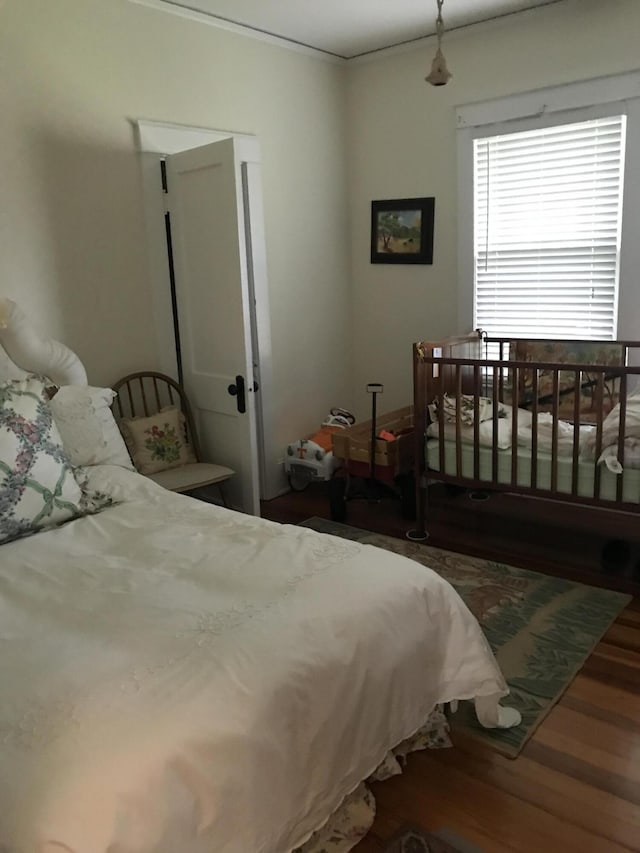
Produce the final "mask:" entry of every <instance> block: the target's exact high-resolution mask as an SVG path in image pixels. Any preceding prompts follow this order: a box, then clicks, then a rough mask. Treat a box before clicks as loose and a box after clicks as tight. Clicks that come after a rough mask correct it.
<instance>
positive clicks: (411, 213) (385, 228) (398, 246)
mask: <svg viewBox="0 0 640 853" xmlns="http://www.w3.org/2000/svg"><path fill="white" fill-rule="evenodd" d="M434 208H435V198H434V197H433V196H431V197H429V198H399V199H390V200H387V201H372V202H371V263H372V264H432V263H433V212H434Z"/></svg>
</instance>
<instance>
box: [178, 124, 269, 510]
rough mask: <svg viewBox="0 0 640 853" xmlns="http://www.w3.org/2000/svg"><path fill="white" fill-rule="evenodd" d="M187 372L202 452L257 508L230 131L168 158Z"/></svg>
mask: <svg viewBox="0 0 640 853" xmlns="http://www.w3.org/2000/svg"><path fill="white" fill-rule="evenodd" d="M166 172H167V201H168V209H169V213H170V219H171V238H172V246H173V260H174V270H175V280H176V303H177V313H178V324H179V330H180V346H181V356H182V369H183V381H184V385H185V387H186V390H187V394H188V395H189V398H190V400H191V404H192V406H193V409H194V415H195V417H196V421H197V428H198V433H199V436H200V443H201V445H202V451H203V455H204V456H205V461H211V462H218V463H220V464H222V465H228V466H229V467H231V468H233V469H234V470H235V471H236V476H235V477H233V478H232V479H231V480H230V481H229V482H228V483H227V490H228V496H229V501H230V504H231V505H232V506H233V507H235V508H237V509H240V510H243V511H244V512H248V513H251V514H253V515H260V500H259V467H258V449H257V434H256V406H255V390H257V389H255V390H254V377H253V357H252V348H251V319H250V316H251V312H250V288H249V270H248V263H247V239H246V226H245V215H244V205H243V191H242V169H241V163H240V161H239V159H238V157H237V154H236V148H235V142H234V140H233V139H225V140H223V141H222V142H214V143H211V144H209V145H204V146H202V147H200V148H193V149H191V150H188V151H181V152H180V153H178V154H172V155H170V156H168V157H167V159H166Z"/></svg>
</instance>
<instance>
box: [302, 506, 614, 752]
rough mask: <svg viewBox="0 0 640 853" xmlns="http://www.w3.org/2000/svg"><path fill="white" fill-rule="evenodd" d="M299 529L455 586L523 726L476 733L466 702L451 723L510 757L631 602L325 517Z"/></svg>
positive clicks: (558, 579) (536, 573) (607, 591)
mask: <svg viewBox="0 0 640 853" xmlns="http://www.w3.org/2000/svg"><path fill="white" fill-rule="evenodd" d="M302 525H303V526H305V527H310V528H312V529H313V530H318V531H320V532H321V533H331V534H333V535H334V536H341V537H343V538H345V539H352V540H355V541H357V542H362V543H363V544H367V545H376V546H378V547H379V548H385V549H386V550H388V551H393V552H394V553H396V554H402V555H404V556H405V557H410V558H411V559H412V560H417V561H418V562H419V563H422V564H423V565H425V566H428V567H429V568H431V569H433V570H434V571H436V572H437V573H438V574H439V575H441V576H442V577H443V578H445V579H446V580H447V581H449V583H450V584H451V585H452V586H453V587H455V589H456V590H457V592H458V593H459V594H460V596H461V597H462V598H463V600H464V601H465V603H466V605H467V607H468V608H469V609H470V610H471V612H472V613H473V614H474V616H475V617H476V619H477V620H478V622H479V623H480V625H481V627H482V629H483V631H484V633H485V635H486V637H487V639H488V641H489V643H490V645H491V648H492V649H493V652H494V654H495V656H496V659H497V661H498V664H499V665H500V667H501V669H502V672H503V673H504V677H505V678H506V680H507V683H508V684H509V688H510V691H511V692H510V694H509V696H508V697H507V698H506V699H505V700H504V704H505V705H511V706H512V707H514V708H517V709H518V711H520V713H521V714H522V723H521V724H520V725H519V726H516V727H515V728H513V729H499V730H490V729H483V728H482V727H481V726H480V725H479V724H478V722H477V721H476V718H475V714H474V710H473V707H472V705H471V703H469V702H462V703H461V704H460V707H459V709H458V712H457V713H456V714H455V715H454V716H453V717H452V720H451V722H452V727H453V729H454V732H455V729H456V728H458V727H463V728H464V729H465V730H466V731H468V732H469V733H470V734H473V735H474V737H478V738H481V739H482V740H483V741H486V742H488V743H490V744H491V745H492V746H493V747H494V748H495V749H498V750H499V751H500V752H502V753H504V754H505V755H508V756H509V757H511V758H515V757H516V756H517V755H518V753H519V752H520V750H521V749H522V747H523V746H524V745H525V743H526V742H527V740H528V739H529V738H530V737H531V735H532V734H533V732H534V731H535V729H536V728H537V727H538V726H539V725H540V723H541V722H542V720H543V719H544V717H545V716H546V715H547V714H548V713H549V711H550V710H551V708H552V707H553V705H554V704H555V703H556V702H557V701H558V699H559V698H560V696H562V694H563V693H564V691H565V690H566V689H567V687H568V686H569V684H570V683H571V681H572V680H573V678H574V676H575V675H576V673H577V672H578V671H579V670H580V668H581V667H582V666H583V664H584V662H585V661H586V659H587V658H588V657H589V655H590V654H591V652H592V651H593V649H594V647H595V646H596V645H597V644H598V642H599V641H600V639H601V638H602V636H603V634H604V633H605V632H606V631H607V629H608V628H609V626H610V625H611V624H612V623H613V622H614V621H615V619H616V618H617V616H618V614H619V613H620V612H621V610H623V608H624V607H625V606H626V605H627V604H628V602H629V601H630V600H631V596H630V595H624V594H622V593H619V592H612V591H610V590H605V589H600V588H598V587H593V586H587V585H586V584H581V583H575V582H573V581H568V580H564V579H562V578H556V577H551V576H549V575H545V574H542V573H540V572H532V571H528V570H526V569H518V568H515V567H513V566H508V565H505V564H503V563H498V562H492V561H490V560H482V559H479V558H477V557H469V556H467V555H465V554H456V553H453V552H452V551H444V550H442V549H441V548H434V547H432V546H430V545H423V544H421V543H418V542H410V541H409V540H405V539H396V538H394V537H392V536H383V535H381V534H378V533H372V532H371V531H368V530H360V529H358V528H356V527H351V526H349V525H346V524H339V523H338V522H335V521H329V520H328V519H324V518H310V519H307V520H306V521H304V522H302Z"/></svg>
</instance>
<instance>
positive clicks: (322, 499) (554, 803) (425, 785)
mask: <svg viewBox="0 0 640 853" xmlns="http://www.w3.org/2000/svg"><path fill="white" fill-rule="evenodd" d="M325 486H326V484H313V485H311V486H309V487H308V488H307V489H306V490H305V491H304V492H300V493H290V494H288V495H284V496H282V497H280V498H277V499H275V500H274V501H269V502H266V503H264V504H263V515H264V516H265V517H266V518H272V519H273V520H275V521H281V522H286V523H292V524H295V523H297V522H298V521H302V520H304V519H305V518H308V517H310V516H312V515H318V516H323V517H328V516H329V510H328V498H327V491H326V488H325ZM503 497H506V496H503ZM438 502H439V503H438ZM347 523H349V524H352V525H354V526H356V527H364V528H366V529H371V530H376V531H378V532H380V533H386V534H388V535H392V536H394V535H395V536H401V537H403V536H404V535H405V532H406V530H407V529H408V528H409V527H411V526H412V524H411V523H410V522H407V521H406V520H403V519H402V518H400V513H399V510H398V506H397V505H396V504H395V502H393V501H384V502H381V503H379V504H371V503H368V502H366V501H355V500H354V501H350V502H349V503H348V517H347ZM428 528H429V532H430V538H429V543H430V544H432V545H435V546H438V547H443V548H449V549H450V550H457V551H466V552H467V553H472V554H475V555H477V556H481V557H485V558H487V559H500V560H502V561H504V562H509V563H512V564H514V565H520V566H523V567H525V568H532V569H535V570H538V571H540V570H543V571H547V572H549V573H552V574H558V575H564V576H567V577H570V578H572V579H578V580H583V581H584V582H589V583H595V584H599V585H603V586H609V587H611V588H614V589H626V590H627V591H631V592H635V593H637V592H638V590H639V589H640V587H639V586H638V579H639V578H638V575H637V568H638V542H637V541H635V538H634V537H637V535H638V533H636V531H635V530H631V529H630V528H629V529H627V528H624V527H623V528H622V530H621V531H620V530H619V529H615V528H612V529H611V530H610V531H608V532H607V533H604V534H603V533H602V532H600V533H598V534H596V533H595V532H594V530H593V529H592V528H591V527H590V526H587V527H585V526H583V524H582V523H581V522H580V521H578V522H577V525H576V527H575V529H574V528H572V527H569V528H567V527H564V526H562V527H561V526H559V525H558V523H557V521H556V520H555V519H554V517H553V509H551V511H549V508H548V507H547V508H536V510H535V511H532V509H531V507H530V506H529V507H526V508H525V509H524V510H523V507H522V505H518V501H517V499H513V498H511V499H510V500H509V499H507V500H506V501H504V500H502V501H500V500H494V499H493V498H491V499H490V500H489V501H487V502H485V503H483V504H482V505H480V504H477V505H474V504H473V503H472V502H470V501H468V498H467V497H466V495H463V494H448V493H444V494H441V495H439V496H438V495H437V494H434V506H433V512H432V514H431V517H430V522H429V525H428ZM620 536H622V537H623V538H626V539H628V540H629V541H630V546H629V549H628V550H625V551H623V552H622V555H621V557H620V559H618V560H614V561H613V566H611V565H607V560H606V559H604V560H603V550H605V546H606V545H607V542H608V541H610V539H611V538H612V537H613V538H617V537H620ZM605 555H606V551H605ZM603 562H604V567H603ZM609 562H611V561H609ZM605 569H606V571H605ZM634 573H635V574H634ZM372 788H373V789H374V792H375V796H376V802H377V814H376V819H375V823H374V825H373V827H372V829H371V831H370V832H369V834H368V836H367V837H366V838H365V839H364V840H363V841H362V842H360V844H359V845H358V846H357V847H356V848H355V849H356V853H381V851H383V850H384V849H385V845H386V843H387V842H388V840H389V839H390V838H391V837H392V836H394V835H395V834H396V833H397V832H398V831H399V830H400V829H401V828H402V827H403V826H405V825H407V824H409V825H412V826H419V827H422V828H423V829H425V830H432V831H433V830H437V829H442V828H447V829H449V830H451V831H453V832H455V833H456V834H457V835H458V836H460V837H462V838H464V839H465V840H466V841H468V842H471V843H472V844H475V845H476V846H478V847H479V848H480V849H481V850H482V851H484V853H507V851H516V853H561V852H562V853H573V852H574V851H575V853H578V851H580V853H619V851H630V850H631V851H640V599H638V598H637V597H636V598H635V599H634V600H633V601H632V602H631V604H630V605H629V606H628V607H627V608H626V609H625V610H624V611H623V612H622V614H621V615H620V616H619V618H618V619H617V621H616V622H615V623H614V625H612V627H611V628H610V629H609V631H608V632H607V633H606V634H605V636H604V637H603V639H602V641H601V642H600V643H599V645H598V646H597V647H596V649H595V650H594V652H593V654H592V655H591V657H590V658H589V659H588V661H587V662H586V664H585V666H584V667H583V669H582V670H581V671H580V673H579V674H578V675H577V676H576V678H575V679H574V680H573V682H572V683H571V685H570V686H569V687H568V689H567V690H566V692H565V693H564V694H563V696H562V697H561V699H560V701H559V702H558V703H557V705H556V706H555V707H554V708H553V709H552V710H551V712H550V713H549V715H548V716H547V717H546V719H545V720H544V721H543V722H542V724H541V725H540V726H539V727H538V729H537V730H536V732H535V733H534V735H533V737H532V738H531V740H530V741H529V742H528V743H527V745H526V746H525V748H524V749H523V751H522V752H521V754H520V755H519V756H518V758H516V759H509V758H506V757H504V756H502V755H500V754H499V753H497V752H495V751H494V750H492V749H490V748H489V747H487V746H486V745H484V744H481V743H479V742H478V741H475V740H473V739H472V738H470V737H465V736H463V735H461V734H456V739H455V744H454V748H453V749H450V750H430V751H426V752H420V753H414V754H412V755H411V756H409V759H408V762H407V766H406V768H405V771H404V773H403V774H402V775H401V776H397V777H394V778H392V779H389V780H387V781H386V782H382V783H375V784H373V785H372Z"/></svg>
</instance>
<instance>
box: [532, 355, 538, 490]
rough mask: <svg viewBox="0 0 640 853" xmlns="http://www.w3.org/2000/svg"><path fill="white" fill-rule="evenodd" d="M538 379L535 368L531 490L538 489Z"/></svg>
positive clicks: (533, 374) (533, 373) (533, 381)
mask: <svg viewBox="0 0 640 853" xmlns="http://www.w3.org/2000/svg"><path fill="white" fill-rule="evenodd" d="M538 379H539V372H538V369H537V368H533V372H532V374H531V391H532V393H533V406H532V408H531V488H532V489H537V488H538Z"/></svg>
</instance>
